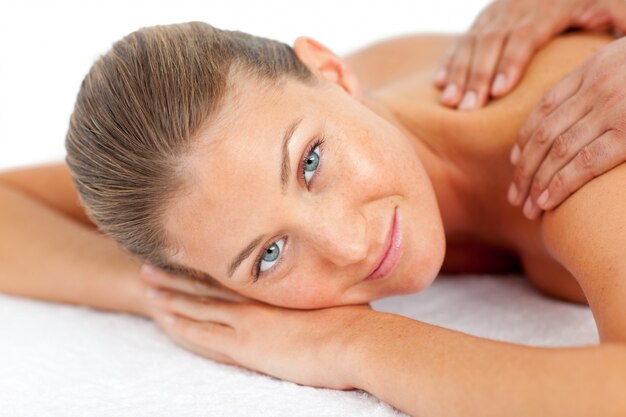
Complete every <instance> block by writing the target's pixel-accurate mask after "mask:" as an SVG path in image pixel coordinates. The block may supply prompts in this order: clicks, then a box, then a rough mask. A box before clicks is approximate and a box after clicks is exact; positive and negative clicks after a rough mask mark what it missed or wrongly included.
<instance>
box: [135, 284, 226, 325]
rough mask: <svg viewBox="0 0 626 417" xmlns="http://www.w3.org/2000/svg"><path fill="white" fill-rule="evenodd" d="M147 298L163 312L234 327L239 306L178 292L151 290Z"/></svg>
mask: <svg viewBox="0 0 626 417" xmlns="http://www.w3.org/2000/svg"><path fill="white" fill-rule="evenodd" d="M147 297H148V299H149V301H150V303H152V305H153V306H155V307H157V308H159V309H160V310H161V311H166V312H169V313H175V314H177V315H182V316H185V317H188V318H191V319H194V320H198V321H207V322H215V323H220V324H225V325H234V324H235V322H236V320H237V317H238V315H237V304H234V303H231V302H229V301H223V300H218V299H216V298H207V297H197V296H190V295H186V294H183V293H180V292H176V291H167V290H156V289H151V290H149V292H148V294H147Z"/></svg>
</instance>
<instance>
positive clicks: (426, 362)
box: [344, 313, 626, 417]
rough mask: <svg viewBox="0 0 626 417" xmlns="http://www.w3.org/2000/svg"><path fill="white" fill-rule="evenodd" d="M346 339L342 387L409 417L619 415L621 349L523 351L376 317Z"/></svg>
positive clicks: (625, 369)
mask: <svg viewBox="0 0 626 417" xmlns="http://www.w3.org/2000/svg"><path fill="white" fill-rule="evenodd" d="M352 334H353V335H354V338H355V339H354V340H353V342H352V343H351V344H349V345H347V346H349V347H350V352H351V354H352V356H346V357H344V360H348V361H349V362H351V364H352V366H351V368H352V369H353V372H352V373H350V375H352V377H353V378H354V379H353V380H351V381H349V384H350V385H352V386H354V387H356V388H359V389H363V390H365V391H367V392H369V393H371V394H372V395H375V396H376V397H378V398H380V399H381V400H383V401H386V402H388V403H389V404H391V405H393V406H394V407H396V408H398V409H400V410H402V411H404V412H406V413H408V414H410V415H412V416H419V417H439V416H441V417H444V416H445V417H456V416H459V417H468V416H481V417H488V416H494V417H495V416H498V417H499V416H507V417H515V416H519V417H527V416H544V417H548V416H569V417H576V416H580V417H587V416H598V417H601V416H623V415H626V396H624V393H625V392H626V345H622V344H616V343H611V344H609V343H607V344H602V345H600V346H585V347H573V348H543V347H530V346H523V345H516V344H511V343H505V342H500V341H495V340H489V339H483V338H479V337H475V336H471V335H468V334H464V333H461V332H457V331H453V330H449V329H446V328H443V327H439V326H434V325H431V324H427V323H422V322H418V321H415V320H411V319H408V318H406V317H402V316H396V315H392V314H380V313H377V315H376V316H374V317H371V318H370V319H367V320H363V321H362V322H361V323H360V325H359V327H358V328H356V329H354V330H353V331H352Z"/></svg>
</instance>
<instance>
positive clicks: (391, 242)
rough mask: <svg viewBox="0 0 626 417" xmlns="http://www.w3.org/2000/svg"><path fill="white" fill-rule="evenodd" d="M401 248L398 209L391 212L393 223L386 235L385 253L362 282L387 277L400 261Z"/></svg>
mask: <svg viewBox="0 0 626 417" xmlns="http://www.w3.org/2000/svg"><path fill="white" fill-rule="evenodd" d="M401 247H402V230H401V228H400V222H399V219H398V207H397V206H396V208H395V210H394V212H393V221H392V224H391V228H390V230H389V233H388V235H387V240H386V244H385V251H384V253H383V254H382V255H381V258H379V260H378V262H377V263H376V267H375V268H374V270H373V271H372V272H370V274H369V275H368V276H367V277H365V279H364V281H373V280H378V279H383V278H386V277H388V276H389V275H390V274H391V272H392V271H393V270H394V268H395V267H396V265H397V264H398V261H399V259H400V253H401Z"/></svg>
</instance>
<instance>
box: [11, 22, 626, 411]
mask: <svg viewBox="0 0 626 417" xmlns="http://www.w3.org/2000/svg"><path fill="white" fill-rule="evenodd" d="M452 40H453V38H450V37H439V36H411V37H405V38H399V39H395V40H389V41H385V42H381V43H379V44H377V45H375V46H372V47H370V48H368V49H366V50H363V51H361V52H358V53H356V54H354V55H352V56H351V57H349V58H347V59H346V60H342V59H340V58H338V57H336V56H335V55H334V54H333V53H332V52H331V51H329V50H328V49H327V48H325V47H324V46H322V45H320V44H319V43H318V42H316V41H314V40H312V39H310V38H306V37H302V38H299V39H297V40H296V42H295V44H294V46H293V54H292V51H291V50H290V49H289V48H286V47H285V46H284V45H280V44H277V43H273V42H271V41H267V40H263V39H258V38H252V37H249V36H248V35H245V34H242V33H240V32H223V31H219V30H216V29H215V28H212V27H210V26H208V25H206V24H201V23H189V24H182V25H173V26H166V27H154V28H144V29H142V30H141V31H138V32H135V33H133V34H131V35H129V36H128V37H126V38H124V39H123V40H122V41H120V42H118V43H117V44H116V45H114V47H113V49H112V50H111V51H110V52H109V53H107V54H106V55H105V56H104V57H103V58H101V59H100V60H99V61H98V62H97V63H96V64H95V65H94V67H93V68H92V70H91V71H90V73H89V74H88V76H87V78H86V79H85V81H84V83H83V85H82V87H81V92H80V93H79V97H78V99H77V104H76V108H75V110H74V113H73V115H72V120H71V125H70V130H69V132H68V137H67V142H66V144H67V149H68V157H67V163H68V165H69V167H70V169H71V171H72V175H73V179H74V181H75V184H76V187H77V190H78V193H79V194H80V197H81V199H82V201H83V202H84V204H85V206H86V211H87V213H89V218H90V219H91V220H92V221H93V222H94V223H95V224H97V225H98V227H99V228H100V229H101V230H102V231H104V232H106V233H107V234H109V235H110V236H112V237H114V239H115V240H117V241H118V242H120V243H122V244H123V246H124V247H125V248H127V249H128V250H130V251H131V252H133V253H135V254H137V255H139V256H140V258H141V259H145V260H147V261H149V262H150V263H153V264H155V265H157V266H159V267H161V269H167V270H169V271H170V272H184V273H186V275H190V276H195V277H196V279H195V280H193V279H190V278H188V277H185V276H174V275H172V274H163V273H159V272H158V271H156V270H154V269H153V271H152V272H153V273H152V274H147V275H148V279H151V280H152V281H151V284H150V285H151V286H155V287H159V288H161V289H160V290H159V291H157V292H154V291H153V292H151V293H149V296H148V297H145V296H144V294H143V287H142V286H141V285H139V284H138V283H137V281H136V280H133V279H132V276H133V274H135V275H136V273H137V272H138V270H139V265H140V263H141V260H140V259H137V258H136V257H132V256H130V255H129V254H125V253H123V252H122V251H121V250H119V251H117V250H118V249H117V248H116V247H115V246H114V245H113V243H112V241H111V240H110V239H106V238H104V237H103V236H100V235H98V234H97V232H96V231H94V230H87V229H86V228H85V227H83V226H82V225H79V223H78V221H81V222H82V223H83V224H89V222H90V220H89V219H88V218H86V216H85V214H84V212H81V210H79V208H78V207H76V206H75V205H74V201H73V200H72V199H73V197H74V195H73V194H72V190H71V187H70V186H69V185H68V184H69V182H68V176H67V171H64V168H57V169H48V170H47V171H46V170H42V171H40V172H39V173H37V174H31V177H30V179H31V180H32V182H29V181H28V180H26V179H24V178H27V176H26V175H24V174H22V176H21V177H20V176H19V175H18V174H14V175H13V176H11V175H9V174H7V175H5V177H4V181H5V182H6V183H7V184H9V183H13V184H14V187H13V188H15V185H16V184H18V183H20V184H22V187H23V188H24V189H26V190H28V189H29V185H24V184H35V182H36V181H39V182H40V184H41V183H42V182H45V181H54V179H52V178H51V177H48V176H47V175H48V174H55V175H57V177H56V179H57V180H58V181H59V183H63V184H65V186H64V188H62V189H63V190H64V195H65V197H64V198H60V197H58V195H56V194H55V195H54V196H52V193H50V192H49V190H46V189H45V188H46V187H44V186H41V185H38V186H35V185H31V186H30V190H33V189H36V190H37V192H36V193H38V195H39V196H40V198H42V199H44V200H47V201H48V202H49V203H50V205H53V206H55V207H58V208H59V210H60V211H63V212H64V213H65V214H67V215H69V216H71V217H73V218H74V219H75V220H74V221H71V220H68V219H67V218H66V217H64V218H62V217H61V216H58V215H57V214H56V213H55V214H53V213H51V212H50V211H49V210H48V211H47V212H46V211H45V210H44V209H43V208H42V207H41V206H40V205H36V204H34V203H33V202H32V201H29V200H28V199H27V198H26V197H25V196H23V195H22V194H20V193H19V192H17V191H15V190H13V188H10V187H8V186H7V187H3V188H2V189H0V191H1V192H2V194H1V195H0V196H1V197H2V198H3V201H10V202H11V204H6V205H5V206H6V210H5V212H6V213H7V216H6V217H5V218H6V219H9V220H10V222H9V220H6V224H3V227H5V229H6V230H8V233H9V235H11V232H12V231H13V235H14V236H13V237H15V238H16V239H15V240H13V242H14V243H13V245H14V246H18V247H19V246H20V239H19V236H18V235H21V236H23V237H22V238H21V243H22V244H23V246H22V247H27V246H28V245H27V243H29V244H30V242H27V241H26V237H24V233H23V232H24V227H23V228H22V229H20V230H21V233H17V232H16V230H18V229H17V227H16V226H12V225H14V224H25V223H26V221H27V219H28V218H33V216H34V218H35V221H36V222H41V223H40V224H46V225H47V226H48V228H49V230H47V231H46V233H45V235H46V236H47V239H48V240H45V238H44V240H41V241H38V242H32V244H34V245H38V244H40V245H43V246H42V249H41V250H42V252H43V251H44V249H43V247H46V246H50V243H51V242H55V243H56V244H57V245H59V244H67V246H66V247H67V248H68V250H70V249H71V250H75V252H74V253H78V254H81V256H78V257H77V256H76V255H75V254H72V255H69V254H68V253H69V252H67V251H63V252H62V254H59V255H58V256H56V257H55V260H56V261H57V262H59V263H60V262H61V261H63V262H66V261H67V260H68V259H69V258H70V257H72V258H74V259H75V263H74V264H73V265H72V266H70V267H68V266H67V265H65V266H63V268H65V271H66V273H62V272H61V271H62V269H61V267H57V269H55V273H56V274H58V275H57V276H54V277H53V278H51V276H52V275H54V274H52V273H51V274H50V275H49V276H47V277H38V278H37V279H33V280H32V281H29V282H26V281H28V280H27V279H25V278H24V276H23V274H22V276H21V280H20V281H17V279H16V280H15V281H14V282H11V281H9V282H4V283H3V284H2V285H3V291H6V292H10V293H14V294H18V295H26V296H31V297H41V298H47V299H55V300H61V301H67V302H76V303H87V304H89V305H92V306H95V307H100V308H109V309H114V310H121V311H132V312H135V313H138V314H143V315H146V316H150V317H153V318H154V319H155V320H157V321H158V322H159V324H160V325H161V326H162V327H163V328H164V330H165V331H166V332H167V333H168V334H169V335H170V336H171V337H172V338H173V339H174V340H176V341H177V342H178V343H180V344H181V345H183V346H185V347H187V348H189V349H191V350H194V351H196V352H198V353H200V354H202V355H204V356H207V357H210V358H214V359H216V360H218V361H222V362H226V363H233V364H237V365H240V366H244V367H248V368H251V369H255V370H258V371H260V372H264V373H268V374H270V375H274V376H277V377H279V378H284V379H288V380H291V381H294V382H298V383H302V384H307V385H314V386H323V387H329V388H338V389H351V388H361V389H364V390H367V391H369V392H371V393H372V394H373V395H376V396H378V397H379V398H381V399H383V400H385V401H387V402H389V403H390V404H392V405H394V406H396V407H397V408H399V409H401V410H403V411H405V412H407V413H409V414H412V415H461V414H463V415H467V414H469V415H477V414H481V415H490V414H493V415H495V414H498V415H500V414H502V413H503V412H504V410H506V411H507V414H508V415H532V414H544V415H556V414H559V415H561V414H565V413H567V414H571V415H577V414H579V415H583V414H584V415H588V414H589V410H591V409H593V410H594V411H593V412H594V414H596V415H613V414H618V413H619V412H620V411H621V412H624V411H625V410H626V403H625V402H624V401H625V400H624V399H623V396H622V395H621V393H623V392H624V390H625V389H626V346H625V344H626V307H625V306H626V304H625V303H624V300H625V299H626V286H625V285H624V284H623V280H624V274H625V273H626V264H625V263H624V260H623V259H624V257H623V248H624V247H625V246H626V237H625V235H624V233H623V229H624V227H626V224H625V223H626V219H625V218H624V216H623V212H624V209H626V207H625V206H626V202H625V201H624V200H623V199H621V198H619V194H618V191H619V190H621V189H623V185H624V183H625V182H626V166H625V165H624V164H622V165H620V166H618V167H616V168H614V169H613V170H611V171H609V172H608V173H606V174H604V175H602V176H600V177H598V178H596V179H595V180H594V181H592V182H590V183H589V184H587V185H586V186H585V187H583V188H581V189H580V190H579V191H578V192H577V193H576V194H575V195H573V196H572V197H570V199H569V200H567V201H566V202H565V203H563V204H562V205H561V206H559V207H558V208H557V209H555V210H554V211H552V212H549V213H546V214H545V215H544V216H543V217H542V218H539V219H534V220H530V219H527V218H525V217H523V216H522V214H521V213H518V210H517V209H515V208H513V207H510V206H509V205H508V203H507V202H506V197H505V196H506V189H507V187H508V183H507V181H508V179H509V178H510V176H511V172H512V167H511V166H510V164H509V162H508V153H509V149H510V146H511V144H512V143H513V142H514V140H515V137H516V135H517V130H518V129H519V127H520V125H521V123H523V120H524V118H525V117H526V115H527V114H528V112H529V111H530V109H531V107H532V106H533V104H534V103H535V102H536V101H538V99H539V98H540V97H541V95H542V93H543V92H544V91H546V90H547V89H548V88H549V87H550V86H551V85H552V84H554V83H555V82H556V81H558V80H559V79H560V78H562V77H563V76H564V75H565V74H567V72H568V71H569V70H571V68H573V67H574V66H575V65H577V64H578V63H580V62H581V61H582V60H584V59H585V58H586V57H587V56H588V55H589V54H591V53H592V52H594V51H595V50H597V49H598V48H600V47H602V46H603V45H604V44H606V43H607V42H609V40H610V39H609V37H607V36H603V35H584V34H570V35H568V36H564V37H561V38H559V39H557V40H555V41H553V42H552V43H551V44H550V45H548V46H547V47H546V48H545V49H544V50H542V51H541V52H540V53H539V54H538V55H537V56H536V57H535V59H534V60H533V61H532V63H531V65H530V67H529V69H528V72H527V74H526V76H525V77H524V79H523V80H522V81H521V83H520V85H519V87H518V88H517V89H516V90H515V91H513V92H512V93H511V94H510V95H507V96H506V97H504V98H502V99H500V100H498V101H495V102H493V103H492V104H490V105H489V106H487V107H485V108H484V109H481V110H477V111H474V112H471V113H462V112H456V111H453V110H450V109H445V108H442V107H440V106H439V105H438V104H437V100H438V98H437V97H438V93H437V91H436V90H435V89H434V88H433V87H432V86H431V79H432V75H433V73H434V70H435V69H436V64H437V63H438V60H439V51H441V50H442V49H444V48H445V47H446V46H447V45H448V44H449V43H450V42H451V41H452ZM408 56H411V57H416V58H415V59H407V57H408ZM218 58H219V59H218ZM18 177H19V178H21V180H19V179H18ZM20 181H21V182H20ZM56 187H57V188H58V187H59V185H58V184H57V185H56ZM55 198H56V201H52V200H53V199H55ZM54 216H57V217H55V220H54V221H52V218H53V217H54ZM46 219H47V220H49V221H48V223H44V221H45V220H46ZM77 220H78V221H77ZM20 221H21V223H20ZM572 225H576V227H571V226H572ZM37 226H38V225H37V224H35V225H34V228H33V230H34V231H37ZM92 228H93V226H92ZM620 229H621V232H620ZM61 230H62V231H63V233H61V232H60V231H61ZM51 235H56V236H57V239H58V240H53V238H52V237H50V236H51ZM61 236H63V237H61ZM42 238H43V236H42ZM61 239H67V241H66V242H62V241H61ZM16 241H17V243H15V242H16ZM116 251H117V252H116ZM15 252H16V256H17V257H18V258H17V259H18V260H16V261H15V262H14V263H13V266H14V268H15V270H16V271H17V270H21V269H28V266H25V265H24V264H25V263H26V262H27V261H26V259H25V258H24V256H23V255H22V257H21V258H20V257H19V256H20V255H19V252H18V250H15ZM20 259H21V260H23V261H22V262H20V261H19V260H20ZM381 261H382V264H381ZM520 266H521V267H522V268H523V269H524V271H525V272H526V274H527V276H528V277H529V279H530V280H531V281H532V282H533V283H534V284H535V285H536V286H537V288H538V289H539V290H541V291H542V292H544V293H546V294H549V295H552V296H554V297H557V298H560V299H564V300H569V301H573V302H578V303H589V305H590V307H591V308H592V310H593V313H594V317H595V318H596V322H597V324H598V330H599V333H600V338H601V342H602V343H601V344H600V345H598V346H586V347H580V348H558V349H547V348H534V347H527V346H521V345H514V344H510V343H503V342H495V341H491V340H486V339H481V338H478V337H473V336H470V335H466V334H463V333H459V332H454V331H451V330H448V329H444V328H440V327H438V326H433V325H429V324H426V323H421V322H417V321H414V320H410V319H408V318H405V317H400V316H395V315H392V314H386V313H379V312H376V311H373V310H371V309H369V307H368V306H367V305H366V304H364V303H368V302H369V301H371V300H374V299H377V298H380V297H384V296H387V295H392V294H403V293H409V292H415V291H420V290H422V289H423V288H425V287H427V286H428V285H430V283H431V282H432V281H433V280H434V278H435V277H436V275H437V273H438V272H439V271H440V270H443V271H445V272H455V271H463V272H467V271H474V272H505V271H511V270H517V269H518V268H519V267H520ZM52 267H53V268H54V264H53V265H52ZM20 268H21V269H20ZM31 271H32V269H31ZM86 271H99V272H94V274H93V275H90V276H89V277H88V278H86V279H85V278H83V279H82V280H79V279H77V276H79V275H84V274H85V272H86ZM98 274H100V275H98ZM113 275H116V276H117V278H116V279H114V280H112V279H111V277H112V276H113ZM54 279H57V280H56V281H55V280H54ZM78 283H80V286H77V284H78ZM210 284H213V285H210ZM214 284H219V285H220V286H219V287H216V286H215V285H214ZM199 295H200V296H205V297H200V296H199ZM259 301H260V302H259ZM469 384H471V385H472V386H478V387H480V389H478V390H471V389H470V390H468V385H469ZM485 392H489V395H488V396H486V395H484V393H485ZM546 394H547V395H546ZM572 399H574V400H572Z"/></svg>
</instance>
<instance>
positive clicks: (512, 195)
mask: <svg viewBox="0 0 626 417" xmlns="http://www.w3.org/2000/svg"><path fill="white" fill-rule="evenodd" d="M508 198H509V203H511V204H515V200H517V187H516V186H515V184H514V183H513V184H511V186H510V187H509V193H508Z"/></svg>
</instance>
